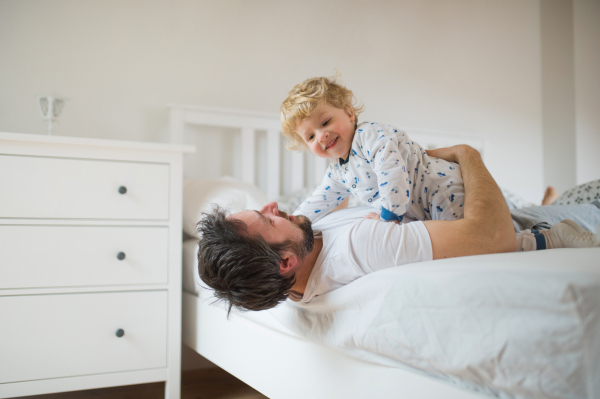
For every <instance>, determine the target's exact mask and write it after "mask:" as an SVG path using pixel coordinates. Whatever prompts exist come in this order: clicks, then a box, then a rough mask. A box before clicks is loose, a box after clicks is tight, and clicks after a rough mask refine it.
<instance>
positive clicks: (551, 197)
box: [542, 186, 558, 205]
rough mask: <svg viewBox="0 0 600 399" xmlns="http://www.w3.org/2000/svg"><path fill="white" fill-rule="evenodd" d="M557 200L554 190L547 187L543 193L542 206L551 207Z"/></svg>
mask: <svg viewBox="0 0 600 399" xmlns="http://www.w3.org/2000/svg"><path fill="white" fill-rule="evenodd" d="M557 198H558V193H557V192H556V189H555V188H554V187H552V186H548V188H546V192H545V193H544V199H542V205H551V204H552V203H553V202H554V201H556V199H557Z"/></svg>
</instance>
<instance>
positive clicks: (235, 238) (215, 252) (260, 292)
mask: <svg viewBox="0 0 600 399" xmlns="http://www.w3.org/2000/svg"><path fill="white" fill-rule="evenodd" d="M198 232H199V233H200V236H201V237H202V238H201V239H200V241H199V243H198V271H199V273H200V278H201V279H202V281H204V283H206V284H207V285H208V286H209V287H210V288H212V289H213V290H214V295H215V297H216V298H217V300H220V301H226V302H228V303H229V311H228V314H229V313H230V312H231V309H232V308H233V307H235V308H236V309H240V310H264V309H270V308H274V307H275V306H277V305H278V304H279V303H280V302H283V301H284V300H286V299H287V297H288V295H289V292H290V289H291V288H292V286H293V285H294V282H295V278H294V277H295V276H294V275H292V276H291V277H284V276H282V275H281V274H280V273H279V262H280V261H281V256H280V252H281V251H284V250H286V249H293V246H294V245H293V243H291V242H284V243H282V244H276V245H270V244H268V243H267V242H266V241H265V240H264V238H262V237H261V236H259V235H257V236H251V235H249V234H248V232H247V226H246V224H245V223H244V222H243V221H241V220H237V219H234V218H229V219H228V218H227V214H226V212H225V210H223V209H222V208H220V207H218V206H215V207H214V209H213V211H212V212H210V213H205V214H204V217H203V218H202V220H201V221H200V222H199V223H198Z"/></svg>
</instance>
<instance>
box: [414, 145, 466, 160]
mask: <svg viewBox="0 0 600 399" xmlns="http://www.w3.org/2000/svg"><path fill="white" fill-rule="evenodd" d="M469 151H477V150H475V149H474V148H472V147H470V146H468V145H465V144H460V145H455V146H452V147H445V148H438V149H436V150H426V152H427V155H429V156H430V157H436V158H441V159H443V160H445V161H448V162H456V163H460V158H461V156H462V155H464V154H465V153H467V152H469Z"/></svg>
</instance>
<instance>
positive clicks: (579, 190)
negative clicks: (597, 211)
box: [552, 180, 600, 205]
mask: <svg viewBox="0 0 600 399" xmlns="http://www.w3.org/2000/svg"><path fill="white" fill-rule="evenodd" d="M594 201H600V180H594V181H591V182H589V183H584V184H581V185H579V186H577V187H574V188H572V189H570V190H567V191H565V192H564V193H563V194H562V195H561V196H560V197H558V198H557V199H556V201H554V202H553V203H552V205H572V204H591V203H592V202H594Z"/></svg>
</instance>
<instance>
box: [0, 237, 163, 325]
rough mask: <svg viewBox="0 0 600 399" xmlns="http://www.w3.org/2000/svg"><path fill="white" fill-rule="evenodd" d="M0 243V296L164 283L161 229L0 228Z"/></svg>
mask: <svg viewBox="0 0 600 399" xmlns="http://www.w3.org/2000/svg"><path fill="white" fill-rule="evenodd" d="M0 243H2V245H0V259H1V260H2V261H0V293H1V292H2V291H1V290H2V289H7V288H34V287H35V288H38V287H73V286H90V285H95V286H98V285H117V284H152V283H167V282H168V278H167V276H168V253H169V248H168V245H169V229H168V228H167V227H117V226H93V227H91V226H25V225H18V226H15V225H12V226H7V225H0ZM119 258H123V259H119ZM0 320H1V319H0Z"/></svg>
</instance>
